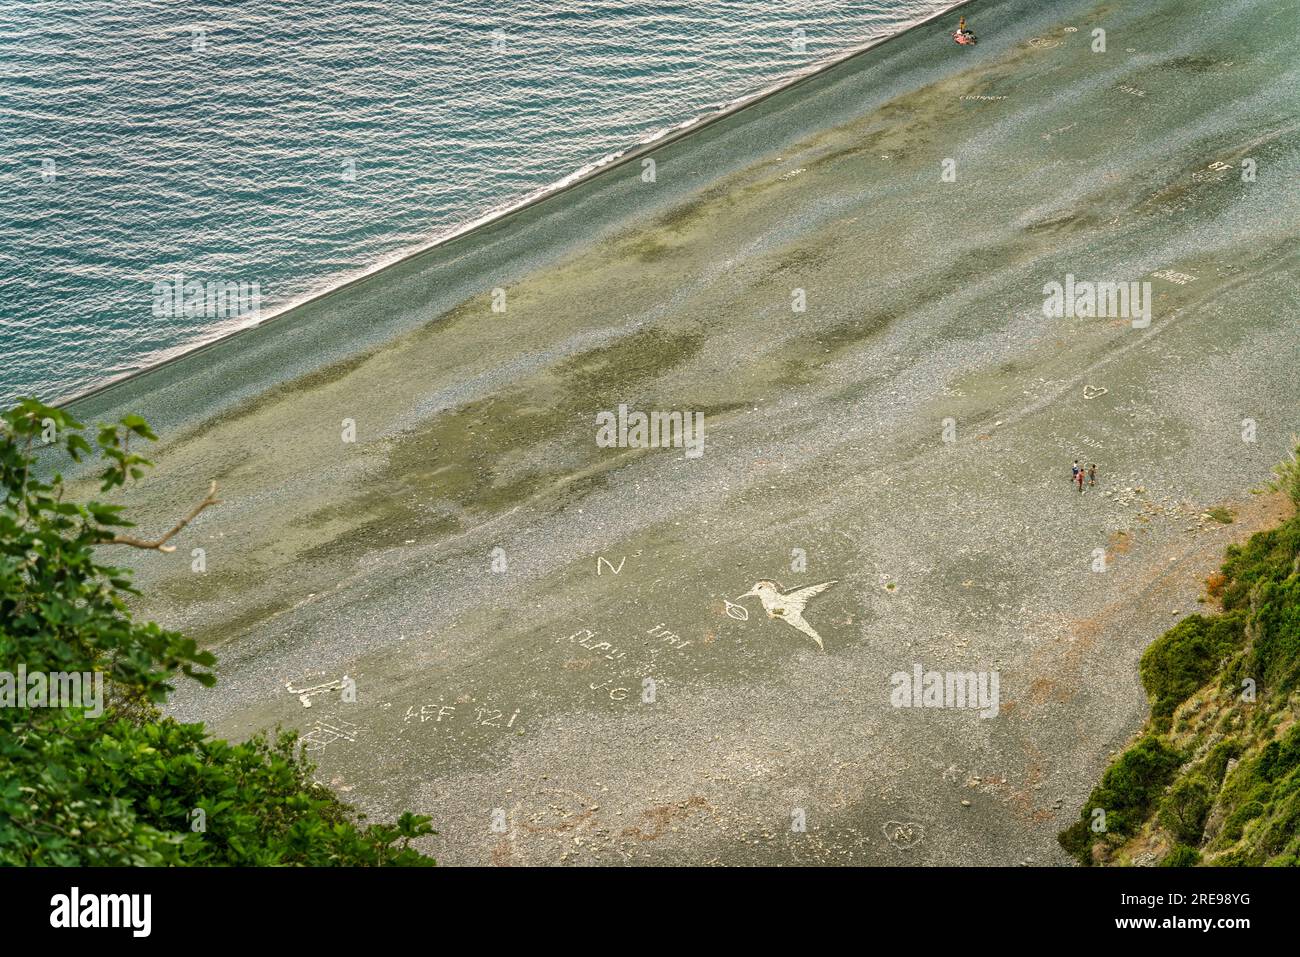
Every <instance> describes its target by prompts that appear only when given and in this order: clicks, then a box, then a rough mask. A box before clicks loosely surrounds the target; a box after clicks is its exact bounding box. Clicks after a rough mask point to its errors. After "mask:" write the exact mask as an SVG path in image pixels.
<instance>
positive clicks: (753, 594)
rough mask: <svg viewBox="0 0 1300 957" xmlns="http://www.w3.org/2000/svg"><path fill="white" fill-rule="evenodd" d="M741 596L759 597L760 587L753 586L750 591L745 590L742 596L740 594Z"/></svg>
mask: <svg viewBox="0 0 1300 957" xmlns="http://www.w3.org/2000/svg"><path fill="white" fill-rule="evenodd" d="M739 597H741V598H757V597H758V588H757V586H755V587H754V588H751V589H750V590H749V591H747V592H745V594H743V595H741V596H739Z"/></svg>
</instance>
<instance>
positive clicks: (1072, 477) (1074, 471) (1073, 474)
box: [1070, 459, 1083, 482]
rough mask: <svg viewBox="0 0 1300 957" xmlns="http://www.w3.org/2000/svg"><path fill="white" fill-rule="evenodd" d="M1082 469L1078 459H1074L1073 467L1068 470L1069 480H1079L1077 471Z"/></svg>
mask: <svg viewBox="0 0 1300 957" xmlns="http://www.w3.org/2000/svg"><path fill="white" fill-rule="evenodd" d="M1082 471H1083V466H1082V465H1080V464H1079V460H1078V459H1075V460H1074V468H1073V469H1071V470H1070V481H1071V482H1077V481H1079V473H1080V472H1082Z"/></svg>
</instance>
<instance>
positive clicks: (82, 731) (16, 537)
mask: <svg viewBox="0 0 1300 957" xmlns="http://www.w3.org/2000/svg"><path fill="white" fill-rule="evenodd" d="M83 431H84V427H83V426H82V425H81V423H79V422H77V421H76V420H75V419H73V418H72V416H71V415H70V414H69V413H67V412H66V411H64V410H61V409H55V408H51V407H49V406H45V405H42V404H41V403H39V402H37V401H35V400H32V399H26V400H22V401H20V402H19V403H18V404H17V405H16V406H15V407H14V408H13V409H11V410H9V411H8V412H6V413H4V414H3V416H0V490H2V492H3V502H0V672H7V673H8V675H9V676H10V679H9V680H10V687H11V688H12V675H14V674H15V673H16V672H17V671H18V670H19V666H20V665H21V666H25V668H26V670H27V672H28V673H29V674H30V673H33V672H46V673H49V672H68V673H73V672H76V673H84V672H92V671H98V672H101V673H103V674H104V675H105V677H106V685H107V690H108V695H107V697H108V701H107V703H106V707H105V708H104V710H103V713H102V714H96V712H97V711H98V710H99V709H98V708H93V707H89V706H87V707H77V708H71V707H32V706H19V703H18V702H17V700H12V701H5V702H4V704H5V705H6V706H3V707H0V864H11V865H12V864H34V865H160V864H168V865H186V864H207V865H212V864H238V865H247V864H302V865H322V864H404V865H410V864H419V865H428V864H432V863H433V861H432V859H430V858H428V857H425V856H424V855H421V854H419V853H418V852H417V851H415V850H414V849H413V848H411V847H410V846H409V845H410V842H411V840H412V839H414V838H417V837H421V836H423V835H427V834H431V833H433V831H432V828H431V827H430V825H429V819H428V818H427V817H419V816H415V815H412V814H404V815H402V817H401V818H400V819H399V820H398V822H397V823H396V824H395V825H391V826H388V825H369V826H362V825H361V824H360V822H359V820H358V819H357V817H356V816H355V815H354V814H353V813H352V812H351V811H350V809H349V808H347V807H346V805H343V804H342V803H340V802H339V801H338V800H337V798H335V797H334V795H333V794H332V793H331V792H330V791H329V790H328V789H326V788H324V787H322V786H320V785H318V784H316V783H314V782H313V781H312V779H311V774H312V771H313V768H312V766H311V765H310V764H308V763H307V762H305V761H304V760H303V759H302V758H301V756H300V755H299V754H297V753H296V738H295V736H294V735H292V734H279V735H277V736H276V737H275V739H274V740H268V739H267V738H266V737H263V736H259V737H256V738H254V739H253V740H251V741H247V742H244V743H243V744H237V745H231V744H228V743H227V742H225V741H220V740H214V739H212V738H211V737H209V736H208V734H207V732H206V730H205V729H204V727H203V725H201V724H180V723H177V722H175V721H172V720H170V719H167V718H163V717H162V716H161V714H160V713H159V712H158V711H157V709H156V705H157V704H160V703H162V702H164V701H165V700H166V697H167V694H168V693H169V692H170V691H171V690H173V686H172V684H171V682H172V681H173V680H174V679H175V678H176V676H178V675H184V676H187V677H189V678H191V679H193V680H195V681H198V682H200V683H202V684H204V685H211V684H213V683H214V681H215V678H214V677H213V675H212V672H211V670H210V669H211V667H212V666H213V665H214V664H215V659H214V658H213V656H212V655H211V654H210V653H209V652H206V651H203V650H201V649H200V648H199V647H198V646H197V645H196V643H195V642H194V641H192V640H191V639H189V638H186V637H185V636H184V635H182V634H180V633H178V632H175V631H170V630H167V629H164V628H161V627H159V626H158V625H157V624H155V623H153V622H147V623H140V622H137V621H135V620H134V619H133V618H132V616H131V613H130V611H129V609H128V607H127V599H128V598H129V596H131V595H133V594H137V592H136V591H135V589H134V588H133V587H132V586H131V580H130V574H129V572H128V571H126V570H124V569H121V568H118V567H115V566H112V565H109V564H105V563H103V562H102V561H101V560H100V558H99V557H98V556H99V551H100V550H101V549H102V548H104V547H106V546H111V545H135V546H136V547H148V548H162V549H164V550H165V549H166V546H165V544H163V543H164V542H165V540H166V538H168V537H169V536H170V535H171V534H174V533H176V532H178V531H179V530H180V529H181V528H182V527H183V526H184V524H185V521H184V520H183V521H182V522H180V523H178V525H177V528H175V529H173V530H172V532H170V533H168V536H164V539H163V540H160V541H158V542H142V541H140V540H139V539H135V538H133V537H132V536H130V535H129V534H128V533H127V532H126V531H125V530H126V529H127V528H129V527H130V524H131V523H130V522H128V521H127V520H126V519H125V517H124V516H123V515H122V509H121V507H120V506H116V505H106V504H103V503H100V502H93V501H92V502H87V503H79V502H73V501H68V500H66V499H65V489H64V484H63V479H62V476H61V475H59V474H58V473H57V472H50V470H49V469H48V463H47V467H46V469H45V470H44V471H45V472H47V473H49V474H48V475H46V476H44V477H43V474H42V471H43V470H42V468H41V465H40V463H38V462H37V460H36V456H35V454H34V449H41V448H42V447H44V446H46V445H57V447H58V451H59V452H60V453H61V454H63V455H66V456H69V457H71V458H72V459H73V460H74V461H80V460H81V458H82V457H83V456H87V455H95V456H97V457H98V458H99V459H101V460H102V462H103V466H104V467H103V470H102V471H101V472H100V473H99V478H100V488H101V491H108V490H110V489H113V488H116V487H118V486H121V485H124V484H125V483H126V482H128V481H133V480H136V479H139V478H141V477H142V476H143V474H144V469H145V468H146V467H147V466H148V465H149V464H150V463H149V462H148V460H146V459H144V458H143V457H141V456H140V455H139V454H137V453H135V452H132V451H131V443H132V441H133V440H135V441H137V442H138V441H139V440H151V439H153V437H154V436H153V433H152V432H151V431H150V430H149V427H148V425H147V424H146V423H145V422H144V420H142V419H140V418H139V417H137V416H127V417H125V418H123V419H122V420H121V421H120V422H118V423H116V424H115V425H108V426H101V427H100V428H99V429H98V430H97V433H96V435H95V439H94V442H93V444H92V442H91V441H90V440H88V439H87V438H86V437H85V436H84V435H83ZM51 440H53V441H51ZM50 451H53V450H50ZM207 504H212V501H211V496H209V499H205V500H204V502H203V503H201V504H200V506H199V509H196V510H195V511H194V512H191V514H190V516H189V517H191V518H192V517H193V516H194V515H195V514H197V511H198V510H201V508H202V507H204V506H205V505H207ZM28 704H30V703H28Z"/></svg>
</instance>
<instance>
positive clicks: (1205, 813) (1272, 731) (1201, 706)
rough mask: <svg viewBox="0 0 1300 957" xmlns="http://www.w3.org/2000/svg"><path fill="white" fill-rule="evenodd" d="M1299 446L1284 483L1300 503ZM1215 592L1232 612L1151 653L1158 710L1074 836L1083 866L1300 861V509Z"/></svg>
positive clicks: (1242, 553)
mask: <svg viewBox="0 0 1300 957" xmlns="http://www.w3.org/2000/svg"><path fill="white" fill-rule="evenodd" d="M1296 453H1300V448H1297V450H1296ZM1296 453H1293V455H1292V459H1291V461H1290V462H1288V463H1286V464H1284V465H1282V466H1279V468H1278V470H1277V471H1278V480H1277V482H1276V483H1275V484H1274V487H1275V488H1278V489H1282V490H1284V491H1285V492H1287V493H1288V494H1289V495H1290V497H1291V500H1292V501H1293V502H1294V503H1295V504H1297V505H1300V463H1298V461H1297V454H1296ZM1206 589H1207V594H1208V596H1209V599H1210V600H1211V601H1218V602H1220V604H1221V610H1220V611H1219V613H1218V614H1211V615H1192V616H1191V617H1189V618H1186V619H1184V620H1183V621H1181V622H1179V623H1178V624H1177V625H1176V626H1175V627H1173V628H1171V629H1170V630H1169V631H1167V632H1166V633H1165V634H1164V635H1163V636H1161V637H1160V638H1159V639H1158V640H1157V641H1156V642H1155V643H1153V644H1152V645H1151V647H1150V648H1148V649H1147V651H1146V653H1145V654H1144V655H1143V656H1142V664H1141V674H1142V683H1143V685H1144V686H1145V687H1146V690H1147V694H1148V696H1149V697H1150V700H1151V717H1150V718H1149V719H1148V721H1147V723H1146V726H1145V727H1144V728H1143V730H1142V734H1141V735H1140V736H1139V737H1138V739H1137V740H1136V741H1135V742H1134V743H1133V744H1132V745H1131V746H1130V747H1129V748H1128V749H1127V750H1126V751H1125V752H1124V753H1123V754H1121V755H1120V756H1119V757H1118V758H1117V759H1116V760H1115V761H1114V762H1113V763H1112V764H1111V766H1110V767H1109V768H1107V769H1106V772H1105V774H1104V775H1102V779H1101V783H1100V784H1099V785H1098V786H1097V787H1096V788H1094V789H1093V792H1092V794H1091V795H1090V796H1089V797H1088V801H1087V803H1086V804H1085V805H1084V807H1083V811H1082V812H1081V814H1080V819H1079V821H1077V822H1076V823H1075V824H1073V825H1071V826H1070V827H1069V828H1067V829H1066V830H1064V831H1062V832H1061V834H1060V842H1061V844H1062V846H1064V847H1065V849H1066V850H1068V851H1069V852H1070V853H1071V854H1073V855H1074V856H1075V857H1076V858H1078V860H1079V861H1080V862H1081V863H1083V864H1161V865H1164V866H1171V867H1178V866H1190V865H1194V864H1207V865H1216V864H1217V865H1262V864H1268V865H1292V866H1295V865H1297V864H1300V722H1297V720H1296V718H1297V714H1298V713H1300V689H1298V685H1300V515H1293V516H1292V517H1291V518H1290V519H1288V520H1287V521H1285V522H1283V523H1282V524H1281V525H1280V526H1278V527H1277V528H1274V529H1271V530H1269V531H1266V532H1260V533H1259V534H1257V535H1254V536H1253V537H1252V538H1251V539H1250V540H1249V541H1248V542H1246V543H1245V544H1244V545H1233V546H1231V547H1230V548H1229V549H1228V552H1227V559H1226V561H1225V562H1224V564H1223V570H1222V572H1220V573H1218V574H1215V575H1212V576H1210V578H1209V579H1208V580H1207V582H1206Z"/></svg>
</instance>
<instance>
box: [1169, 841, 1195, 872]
mask: <svg viewBox="0 0 1300 957" xmlns="http://www.w3.org/2000/svg"><path fill="white" fill-rule="evenodd" d="M1200 862H1201V852H1200V851H1198V850H1197V849H1196V848H1194V847H1188V846H1187V845H1186V844H1179V845H1177V846H1176V847H1175V848H1174V849H1173V850H1172V851H1170V852H1169V853H1168V854H1166V855H1165V858H1164V860H1162V861H1161V862H1160V866H1161V867H1195V866H1196V865H1197V864H1199V863H1200Z"/></svg>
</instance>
